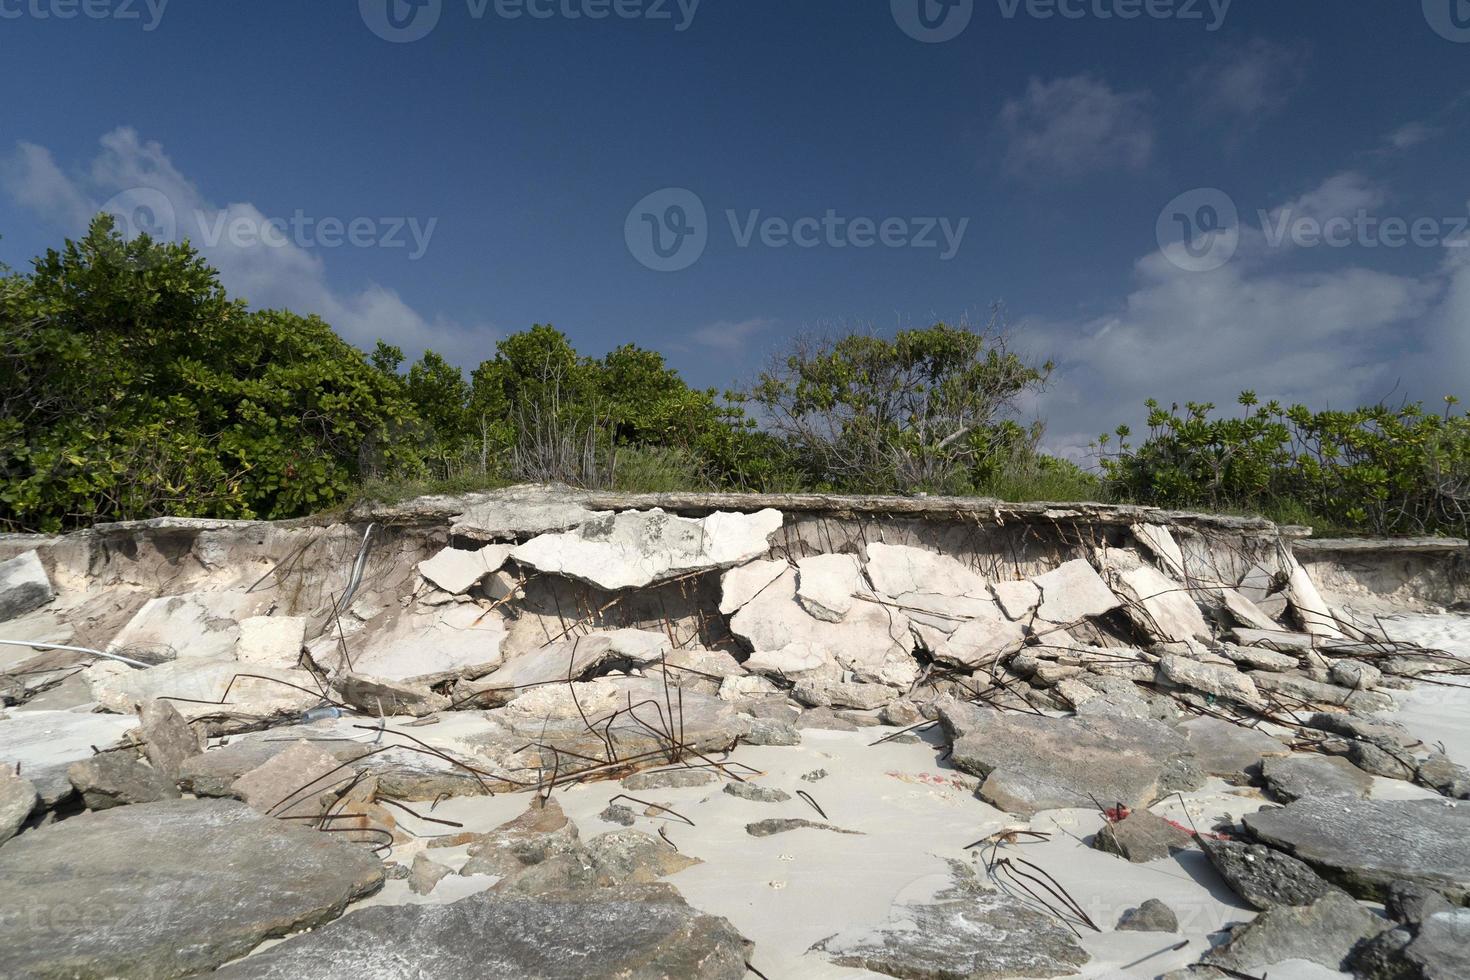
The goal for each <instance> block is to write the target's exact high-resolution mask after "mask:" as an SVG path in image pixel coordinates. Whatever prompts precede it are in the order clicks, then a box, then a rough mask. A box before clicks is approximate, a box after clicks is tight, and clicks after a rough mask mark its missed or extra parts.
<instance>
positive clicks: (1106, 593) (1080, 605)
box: [1031, 558, 1122, 624]
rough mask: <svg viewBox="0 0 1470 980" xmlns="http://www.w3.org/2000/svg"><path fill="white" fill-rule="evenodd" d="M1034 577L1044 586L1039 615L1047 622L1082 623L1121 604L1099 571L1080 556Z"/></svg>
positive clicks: (1037, 583)
mask: <svg viewBox="0 0 1470 980" xmlns="http://www.w3.org/2000/svg"><path fill="white" fill-rule="evenodd" d="M1031 581H1032V583H1033V584H1035V586H1036V587H1037V588H1038V589H1040V590H1041V605H1040V606H1039V607H1038V608H1037V610H1036V615H1037V616H1039V617H1040V618H1042V619H1044V620H1046V621H1047V622H1048V623H1061V624H1067V623H1079V622H1081V621H1082V620H1084V619H1087V618H1088V617H1089V616H1102V615H1104V614H1106V613H1110V612H1112V611H1113V610H1114V609H1117V608H1118V607H1119V606H1120V605H1122V603H1121V602H1120V601H1119V600H1118V597H1117V596H1116V595H1114V594H1113V590H1112V589H1110V588H1108V584H1107V583H1106V582H1104V581H1103V580H1102V577H1101V576H1099V575H1098V574H1097V571H1096V570H1095V569H1093V567H1092V566H1091V565H1090V564H1088V563H1087V562H1086V561H1084V560H1083V559H1081V558H1079V559H1077V560H1075V561H1069V562H1067V563H1066V564H1064V565H1061V566H1060V567H1058V568H1056V569H1054V570H1052V571H1050V572H1047V573H1046V574H1045V575H1038V576H1037V577H1036V578H1033V579H1032V580H1031Z"/></svg>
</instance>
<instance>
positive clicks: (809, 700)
mask: <svg viewBox="0 0 1470 980" xmlns="http://www.w3.org/2000/svg"><path fill="white" fill-rule="evenodd" d="M792 696H793V697H795V698H796V700H798V701H800V702H801V703H802V704H805V705H809V706H811V707H813V708H856V709H858V710H859V711H870V710H873V709H875V708H881V707H883V706H884V705H886V704H888V703H889V702H890V701H893V700H894V699H895V698H897V697H898V692H897V691H895V690H894V689H893V688H891V687H885V686H883V685H881V684H851V683H848V684H843V683H838V682H833V681H802V682H800V683H799V684H797V685H796V688H795V689H794V690H793V691H792Z"/></svg>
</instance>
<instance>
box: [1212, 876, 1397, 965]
mask: <svg viewBox="0 0 1470 980" xmlns="http://www.w3.org/2000/svg"><path fill="white" fill-rule="evenodd" d="M1388 926H1389V923H1387V922H1385V921H1384V920H1382V919H1380V918H1378V917H1377V916H1375V915H1374V914H1373V913H1372V912H1369V911H1368V910H1367V909H1365V908H1363V907H1362V906H1361V905H1359V904H1358V903H1357V902H1355V901H1353V899H1352V898H1351V897H1349V896H1348V895H1345V894H1343V893H1342V892H1340V891H1330V892H1328V893H1326V894H1325V895H1323V896H1322V897H1321V898H1319V899H1317V901H1315V902H1313V903H1312V904H1311V905H1307V906H1289V905H1283V906H1278V907H1276V908H1273V909H1268V910H1267V911H1265V912H1262V913H1261V914H1260V916H1258V917H1257V918H1256V920H1255V921H1254V922H1251V923H1249V924H1248V925H1245V926H1239V927H1237V928H1236V929H1235V930H1234V931H1233V932H1232V933H1231V936H1230V940H1229V942H1227V943H1226V944H1225V945H1223V946H1217V947H1215V948H1214V949H1212V950H1210V951H1209V952H1208V953H1206V954H1205V955H1204V959H1203V962H1204V963H1206V964H1209V965H1211V966H1219V967H1223V968H1225V969H1226V970H1234V971H1237V972H1240V973H1252V974H1256V973H1259V972H1260V971H1261V970H1262V968H1264V967H1269V966H1271V965H1273V964H1276V963H1280V962H1282V961H1284V960H1307V961H1309V962H1312V963H1320V964H1321V965H1322V966H1325V967H1327V968H1329V969H1332V970H1341V969H1344V968H1346V966H1347V963H1348V959H1349V958H1350V957H1351V955H1352V952H1353V949H1354V948H1355V947H1356V946H1357V945H1358V944H1359V943H1361V942H1363V941H1364V940H1367V939H1371V938H1373V937H1374V936H1376V935H1378V934H1379V933H1380V932H1383V931H1384V930H1385V929H1387V928H1388Z"/></svg>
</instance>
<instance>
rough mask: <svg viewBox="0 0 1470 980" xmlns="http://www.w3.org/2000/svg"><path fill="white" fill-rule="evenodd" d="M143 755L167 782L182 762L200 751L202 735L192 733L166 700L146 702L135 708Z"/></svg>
mask: <svg viewBox="0 0 1470 980" xmlns="http://www.w3.org/2000/svg"><path fill="white" fill-rule="evenodd" d="M138 730H139V735H141V737H142V739H143V754H144V755H145V756H147V758H148V761H149V762H151V763H152V764H153V765H154V766H155V767H156V768H157V769H159V770H160V771H162V772H165V773H167V774H168V776H169V778H171V779H178V778H179V770H180V769H181V768H182V767H183V765H184V763H185V762H186V761H187V760H189V759H192V758H193V757H194V756H196V755H198V754H199V753H201V752H203V751H204V744H205V738H204V735H203V734H202V733H201V732H199V731H196V730H195V729H194V728H193V727H191V726H190V725H189V723H188V722H187V721H185V720H184V716H183V715H181V714H179V709H178V708H175V707H174V706H173V703H172V702H169V701H156V700H155V701H148V702H146V703H144V704H143V706H142V707H140V708H139V709H138Z"/></svg>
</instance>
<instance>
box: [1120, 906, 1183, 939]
mask: <svg viewBox="0 0 1470 980" xmlns="http://www.w3.org/2000/svg"><path fill="white" fill-rule="evenodd" d="M1115 928H1116V929H1117V931H1118V932H1178V931H1179V917H1178V916H1176V915H1175V914H1174V910H1173V909H1171V908H1169V906H1167V905H1165V904H1164V903H1163V902H1161V901H1159V900H1158V899H1157V898H1150V899H1148V900H1147V901H1145V902H1144V903H1143V904H1142V905H1140V906H1139V907H1138V908H1136V909H1128V910H1127V911H1125V912H1124V913H1123V914H1122V916H1120V917H1119V919H1118V924H1117V926H1116V927H1115Z"/></svg>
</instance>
